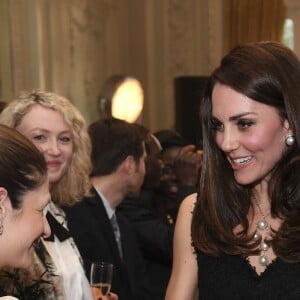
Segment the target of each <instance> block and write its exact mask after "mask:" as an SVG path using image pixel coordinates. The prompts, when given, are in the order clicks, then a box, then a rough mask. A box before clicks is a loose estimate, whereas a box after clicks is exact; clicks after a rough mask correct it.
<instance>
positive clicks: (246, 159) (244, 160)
mask: <svg viewBox="0 0 300 300" xmlns="http://www.w3.org/2000/svg"><path fill="white" fill-rule="evenodd" d="M251 159H252V156H246V157H242V158H236V159H230V160H231V162H233V163H234V164H235V165H239V166H241V165H244V164H246V163H248V162H249V161H250V160H251Z"/></svg>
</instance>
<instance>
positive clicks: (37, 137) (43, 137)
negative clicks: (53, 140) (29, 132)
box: [33, 134, 45, 141]
mask: <svg viewBox="0 0 300 300" xmlns="http://www.w3.org/2000/svg"><path fill="white" fill-rule="evenodd" d="M44 139H45V136H43V135H42V134H38V135H35V136H33V140H35V141H43V140H44Z"/></svg>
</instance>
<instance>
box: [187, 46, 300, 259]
mask: <svg viewBox="0 0 300 300" xmlns="http://www.w3.org/2000/svg"><path fill="white" fill-rule="evenodd" d="M217 82H219V83H221V84H224V85H227V86H229V87H231V88H232V89H234V90H235V91H237V92H239V93H242V94H243V95H246V96H247V97H249V98H251V99H254V100H255V101H258V102H261V103H264V104H266V105H270V106H272V107H274V108H276V109H277V111H278V114H279V116H280V117H281V119H282V121H283V120H284V119H287V120H288V122H289V124H290V128H291V130H292V131H293V134H294V136H295V143H294V145H293V146H290V147H288V149H287V150H286V152H285V153H284V155H283V156H282V158H281V159H280V160H279V161H278V163H277V165H276V166H275V167H274V169H273V170H272V174H271V179H270V181H269V186H268V193H269V198H270V199H271V200H270V201H271V203H270V204H271V215H272V216H273V217H278V218H281V219H282V220H283V223H282V225H281V226H280V228H279V229H278V231H277V232H274V236H273V240H272V247H273V250H274V252H275V254H276V255H277V256H278V257H280V258H281V259H283V260H285V261H287V262H299V261H300V248H299V245H300V149H299V141H300V88H299V87H300V62H299V60H298V58H297V56H296V55H295V54H294V52H293V51H291V50H290V49H289V48H287V47H285V46H284V45H282V44H280V43H277V42H258V43H251V44H246V45H239V46H237V47H235V48H233V49H232V50H231V51H230V52H229V53H228V54H227V55H226V56H225V57H224V58H223V59H222V61H221V64H220V66H219V67H218V68H217V69H216V70H215V71H214V72H213V73H212V75H211V76H210V78H209V80H208V84H207V86H206V90H205V93H204V97H203V99H202V101H201V120H202V130H203V153H204V156H203V163H202V174H201V180H200V196H199V197H198V199H197V201H196V204H195V209H194V211H193V218H192V228H191V230H192V240H193V243H194V245H195V247H196V249H198V250H200V251H201V252H203V253H206V254H209V255H213V256H220V255H222V254H232V255H235V254H238V255H245V256H246V255H249V254H251V253H255V249H256V248H257V243H254V242H251V241H252V237H253V233H250V232H249V222H248V219H247V214H248V211H249V209H250V208H251V205H252V204H251V197H252V186H251V185H248V186H242V185H239V184H238V183H237V182H236V181H235V179H234V176H233V171H232V169H231V167H230V165H229V163H228V161H227V160H226V159H225V156H224V154H223V153H222V151H221V150H220V149H219V148H218V147H217V145H216V142H215V132H214V130H213V125H212V91H213V88H214V86H215V84H216V83H217ZM228 101H230V99H228ZM237 225H241V227H242V230H241V231H240V232H239V233H234V231H233V229H234V228H235V227H236V226H237Z"/></svg>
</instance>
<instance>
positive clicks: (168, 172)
mask: <svg viewBox="0 0 300 300" xmlns="http://www.w3.org/2000/svg"><path fill="white" fill-rule="evenodd" d="M154 135H155V137H156V138H157V139H158V141H159V143H160V145H161V147H162V150H161V152H160V158H161V160H162V162H163V164H164V167H163V170H162V176H161V178H160V195H161V197H159V198H157V199H158V201H156V203H155V205H156V211H157V213H158V214H163V215H166V216H167V220H168V222H171V223H174V222H175V221H176V217H177V213H178V208H179V206H180V204H181V202H182V200H183V199H184V198H185V197H186V196H188V195H190V194H192V193H194V192H196V191H197V187H198V184H199V178H200V177H199V176H200V168H201V162H202V152H201V151H199V150H196V147H195V145H191V144H189V143H188V142H187V141H186V140H185V139H184V138H183V137H182V136H181V135H180V134H179V133H177V132H176V131H174V130H169V129H164V130H160V131H157V132H155V133H154Z"/></svg>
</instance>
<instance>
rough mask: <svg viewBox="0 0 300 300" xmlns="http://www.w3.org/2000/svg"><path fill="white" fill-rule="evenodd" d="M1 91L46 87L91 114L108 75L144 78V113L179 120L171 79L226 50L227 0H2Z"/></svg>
mask: <svg viewBox="0 0 300 300" xmlns="http://www.w3.org/2000/svg"><path fill="white" fill-rule="evenodd" d="M0 24H1V28H0V32H1V41H0V43H1V44H0V46H1V49H0V55H1V56H0V65H1V79H2V80H1V96H2V98H3V99H4V100H6V101H9V99H11V98H12V97H13V96H14V95H15V94H17V93H18V92H19V91H20V90H24V89H31V88H37V87H40V88H42V89H47V90H51V91H55V92H58V93H61V94H63V95H65V96H67V97H69V98H70V99H71V100H72V101H73V102H74V103H75V104H76V105H77V106H78V107H79V109H80V110H81V112H82V113H83V115H84V116H85V118H86V119H87V121H88V122H91V121H93V120H95V119H96V118H97V108H96V99H97V96H98V94H99V92H100V90H101V86H102V84H103V82H104V81H105V79H106V78H107V77H109V76H110V75H112V74H115V73H122V74H130V75H133V76H135V77H137V78H138V79H140V80H141V82H142V85H143V87H144V89H145V107H144V111H143V115H142V118H141V121H142V123H143V124H144V125H146V126H147V127H149V128H150V129H151V130H157V129H161V128H167V127H172V126H173V124H174V95H173V80H174V77H176V76H182V75H208V74H209V73H210V71H211V70H212V69H213V68H214V67H215V66H216V65H217V63H218V62H219V59H220V58H221V56H222V0H185V1H182V0H122V1H120V0H18V1H16V0H1V1H0Z"/></svg>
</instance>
